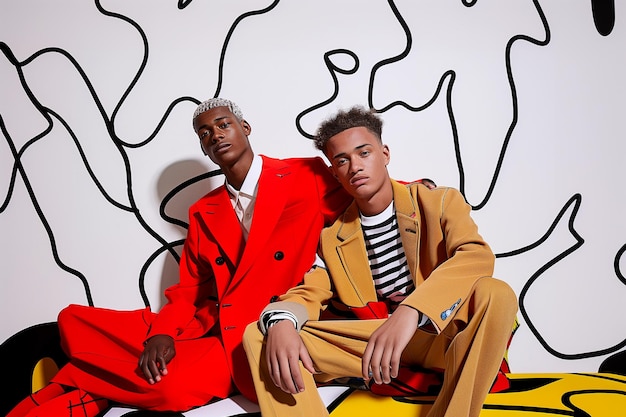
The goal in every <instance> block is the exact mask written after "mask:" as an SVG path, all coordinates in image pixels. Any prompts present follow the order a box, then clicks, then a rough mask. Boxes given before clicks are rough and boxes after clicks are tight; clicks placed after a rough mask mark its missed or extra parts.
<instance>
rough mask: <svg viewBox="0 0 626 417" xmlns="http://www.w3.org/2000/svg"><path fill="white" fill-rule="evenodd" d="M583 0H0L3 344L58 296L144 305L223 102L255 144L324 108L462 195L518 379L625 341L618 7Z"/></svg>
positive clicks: (264, 148)
mask: <svg viewBox="0 0 626 417" xmlns="http://www.w3.org/2000/svg"><path fill="white" fill-rule="evenodd" d="M612 3H613V2H612V1H600V0H598V1H589V0H586V1H583V0H549V1H548V0H545V1H543V0H541V1H531V0H474V1H469V0H463V1H462V0H437V1H425V0H420V1H417V0H397V1H391V0H390V1H384V0H377V1H362V0H351V1H349V0H319V1H309V2H305V1H296V0H276V1H273V2H272V1H270V0H239V1H230V2H217V1H208V0H206V1H205V0H195V1H192V0H187V1H183V0H180V1H178V3H177V2H176V1H174V0H169V1H166V0H157V1H155V0H134V1H124V0H102V1H95V2H93V1H92V2H88V1H84V0H62V1H61V0H58V1H54V2H51V1H46V0H22V1H20V2H10V1H7V0H3V1H2V2H0V51H1V53H0V116H1V119H0V121H1V124H0V128H1V131H2V136H1V138H2V140H1V141H0V191H1V193H0V196H1V198H0V204H1V206H0V241H1V245H2V246H1V252H0V340H6V339H7V338H9V337H10V336H11V335H13V334H15V333H16V332H18V331H20V330H22V329H24V328H26V327H29V326H32V325H35V324H38V323H43V322H49V321H54V320H56V315H57V313H58V311H59V310H60V309H62V308H63V307H65V306H66V305H67V304H69V303H80V304H92V305H95V306H99V307H107V308H114V309H135V308H142V307H144V306H145V305H150V306H151V307H152V308H153V309H155V310H158V309H159V308H160V306H161V305H162V303H163V301H164V300H163V296H162V293H163V290H164V288H166V287H167V286H169V285H171V284H173V283H174V282H176V280H177V257H178V253H179V251H180V247H181V244H182V240H183V239H184V236H185V226H186V222H187V207H188V206H189V205H190V204H191V203H192V202H193V201H194V200H196V199H197V198H199V197H200V196H201V195H203V194H204V193H206V192H208V191H209V190H211V189H212V188H214V187H215V186H217V185H219V184H221V183H222V182H223V177H222V176H221V175H219V173H218V172H216V166H214V165H213V164H212V163H211V162H210V161H209V160H208V159H207V158H205V157H203V155H202V153H201V151H200V148H199V145H198V140H197V138H196V137H195V136H194V132H193V131H192V128H191V114H192V112H193V110H194V109H195V106H196V103H197V102H198V101H200V100H203V99H205V98H208V97H212V96H223V97H227V98H231V99H233V100H235V101H236V102H238V103H239V104H240V106H241V107H242V109H243V111H244V114H245V117H246V119H247V120H248V121H249V122H250V124H251V125H252V128H253V130H252V135H251V137H250V139H251V141H252V144H253V147H254V148H255V150H256V151H257V152H258V153H262V154H266V155H271V156H275V157H290V156H312V155H317V151H315V150H314V148H313V146H312V144H311V141H310V140H309V137H310V135H311V134H312V133H313V132H314V130H315V128H316V126H317V125H318V123H319V122H320V121H321V120H322V119H324V118H325V117H327V116H328V115H329V114H330V113H332V112H334V111H335V110H336V109H338V108H342V107H347V106H350V105H353V104H362V105H365V106H371V107H373V108H375V109H377V110H378V111H379V112H380V113H381V116H382V117H383V119H384V121H385V128H384V133H383V136H384V137H383V139H384V140H385V142H386V143H387V144H388V145H389V146H390V148H391V155H392V163H391V165H390V171H391V174H392V176H393V177H395V178H399V179H405V180H410V179H418V178H422V177H428V178H432V179H433V180H435V181H436V182H437V183H438V184H440V185H449V186H454V187H457V188H459V189H460V190H461V191H462V192H463V193H464V195H465V196H466V198H467V200H468V202H469V203H470V204H471V205H472V206H473V207H474V212H473V216H474V218H475V220H476V221H477V222H478V224H479V227H480V229H481V232H482V234H483V236H484V237H485V238H486V239H487V240H488V241H489V242H490V244H491V245H492V248H493V250H494V252H496V254H497V256H498V260H497V263H496V276H498V277H500V278H502V279H504V280H506V281H507V282H509V283H510V284H511V285H512V287H513V288H514V289H515V290H516V292H517V294H518V296H519V298H520V314H519V317H520V322H521V328H520V330H519V331H518V333H517V334H516V336H515V338H514V341H513V344H512V347H511V353H510V361H511V366H512V369H513V371H514V372H577V371H595V370H597V369H598V366H599V364H600V363H601V362H602V360H603V359H605V358H606V357H607V356H608V355H610V354H612V353H614V352H618V351H621V350H624V346H625V345H626V340H625V339H626V326H625V325H624V312H623V304H624V301H625V300H626V287H625V284H626V279H625V278H624V273H623V271H624V269H625V268H626V260H624V256H623V254H624V251H625V250H626V249H625V248H626V220H625V216H624V205H625V203H626V196H625V192H626V191H625V189H624V187H623V179H624V176H625V174H624V161H625V155H626V142H625V141H624V133H623V121H624V117H626V115H625V114H624V108H625V107H624V103H623V97H624V96H625V95H626V81H625V79H624V76H623V74H625V73H626V49H625V48H624V45H625V42H626V9H623V8H620V7H621V6H623V4H622V3H619V4H617V5H616V6H615V7H616V8H615V10H613V8H612Z"/></svg>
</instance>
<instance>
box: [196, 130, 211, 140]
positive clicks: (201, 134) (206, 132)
mask: <svg viewBox="0 0 626 417" xmlns="http://www.w3.org/2000/svg"><path fill="white" fill-rule="evenodd" d="M209 133H210V132H209V131H208V130H205V131H204V132H202V133H200V135H199V137H200V140H202V139H204V138H205V137H207V136H208V135H209Z"/></svg>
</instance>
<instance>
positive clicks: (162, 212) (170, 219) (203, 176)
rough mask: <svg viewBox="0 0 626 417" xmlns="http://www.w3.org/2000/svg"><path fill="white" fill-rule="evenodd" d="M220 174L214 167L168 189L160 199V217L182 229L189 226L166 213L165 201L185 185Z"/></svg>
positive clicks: (220, 171)
mask: <svg viewBox="0 0 626 417" xmlns="http://www.w3.org/2000/svg"><path fill="white" fill-rule="evenodd" d="M221 174H222V170H221V169H216V170H214V171H210V172H207V173H205V174H201V175H198V176H196V177H194V178H190V179H188V180H187V181H184V182H182V183H180V184H178V185H177V186H176V187H174V188H172V189H171V190H170V192H168V193H167V194H166V195H165V197H163V200H162V201H161V204H160V205H159V214H160V215H161V218H162V219H163V220H165V221H166V222H168V223H170V224H174V225H176V226H180V227H182V228H184V229H187V228H189V224H188V223H186V222H184V221H182V220H180V219H175V218H174V217H170V216H168V215H167V213H166V212H165V207H166V206H167V203H169V202H170V200H171V199H172V198H174V197H175V196H176V194H178V193H179V192H181V191H182V190H184V189H185V188H187V187H189V186H191V185H193V184H195V183H197V182H200V181H202V180H204V179H207V178H211V177H215V176H217V175H221ZM177 260H178V259H177Z"/></svg>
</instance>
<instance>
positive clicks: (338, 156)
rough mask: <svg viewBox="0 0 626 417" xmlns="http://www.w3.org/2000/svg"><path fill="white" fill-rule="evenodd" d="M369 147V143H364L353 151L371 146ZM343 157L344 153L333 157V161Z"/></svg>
mask: <svg viewBox="0 0 626 417" xmlns="http://www.w3.org/2000/svg"><path fill="white" fill-rule="evenodd" d="M371 145H372V144H371V143H364V144H363V145H359V146H357V147H355V148H354V149H353V150H355V151H356V150H359V149H362V148H364V147H366V146H371ZM344 155H346V152H341V153H338V154H337V155H335V156H333V159H337V158H341V157H342V156H344Z"/></svg>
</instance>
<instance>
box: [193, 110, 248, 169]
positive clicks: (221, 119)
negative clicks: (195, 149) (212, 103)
mask: <svg viewBox="0 0 626 417" xmlns="http://www.w3.org/2000/svg"><path fill="white" fill-rule="evenodd" d="M193 127H194V130H195V131H196V133H197V134H198V137H199V138H200V146H202V150H203V151H204V153H205V154H207V155H208V156H209V158H211V161H213V162H215V163H216V164H217V165H219V166H220V167H224V166H231V165H233V164H234V163H236V162H237V161H238V160H240V158H241V156H242V155H243V154H245V153H247V152H251V151H252V149H251V148H250V142H248V135H249V134H250V131H251V128H250V125H249V124H248V122H246V121H245V120H241V121H240V120H238V119H237V117H235V115H234V114H232V112H231V111H230V109H229V108H228V107H225V106H220V107H214V108H212V109H210V110H207V111H205V112H204V113H201V114H200V115H199V116H198V117H196V119H195V120H194V122H193Z"/></svg>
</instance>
